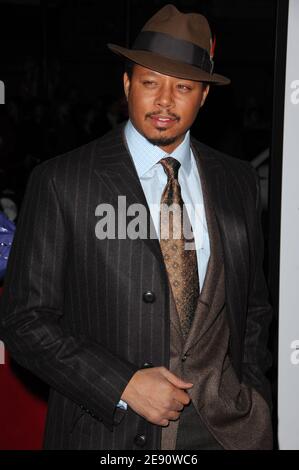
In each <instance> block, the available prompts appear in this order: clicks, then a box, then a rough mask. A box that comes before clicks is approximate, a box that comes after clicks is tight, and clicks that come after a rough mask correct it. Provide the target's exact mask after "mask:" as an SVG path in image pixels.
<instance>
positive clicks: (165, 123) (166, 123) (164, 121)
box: [150, 115, 177, 127]
mask: <svg viewBox="0 0 299 470" xmlns="http://www.w3.org/2000/svg"><path fill="white" fill-rule="evenodd" d="M150 119H151V120H152V122H153V123H154V124H155V125H156V126H160V127H170V126H172V125H173V124H174V123H175V122H176V121H177V119H176V118H172V117H169V116H160V115H154V116H151V118H150Z"/></svg>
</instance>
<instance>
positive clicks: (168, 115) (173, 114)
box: [145, 111, 181, 121]
mask: <svg viewBox="0 0 299 470" xmlns="http://www.w3.org/2000/svg"><path fill="white" fill-rule="evenodd" d="M161 114H163V116H165V117H169V118H172V119H176V120H177V121H179V120H180V119H181V118H180V116H178V115H177V114H175V113H170V112H167V113H163V112H161V111H153V112H152V113H146V115H145V117H146V118H151V117H152V116H159V115H161Z"/></svg>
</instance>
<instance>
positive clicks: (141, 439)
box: [134, 434, 146, 447]
mask: <svg viewBox="0 0 299 470" xmlns="http://www.w3.org/2000/svg"><path fill="white" fill-rule="evenodd" d="M134 444H136V446H138V447H143V446H144V445H145V444H146V436H145V434H137V436H135V439H134Z"/></svg>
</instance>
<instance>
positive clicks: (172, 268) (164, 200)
mask: <svg viewBox="0 0 299 470" xmlns="http://www.w3.org/2000/svg"><path fill="white" fill-rule="evenodd" d="M109 47H110V48H111V49H112V50H113V51H115V52H117V53H118V54H120V55H122V56H123V57H126V59H129V61H131V62H133V65H132V67H131V70H128V72H127V73H125V74H124V89H125V94H126V97H127V100H128V107H129V116H130V120H129V122H128V123H127V124H126V126H124V127H123V126H121V127H120V128H118V129H116V130H114V131H112V132H111V133H109V134H107V135H106V136H104V137H103V138H100V139H98V140H96V141H94V142H92V143H90V144H88V145H86V146H84V147H82V148H80V149H78V150H75V151H73V152H70V153H68V154H66V155H64V156H60V157H58V158H55V159H52V160H51V161H47V162H45V163H43V164H41V165H39V166H38V167H36V168H35V170H34V171H33V173H32V176H31V179H30V182H29V186H28V189H27V192H26V197H25V201H24V204H23V208H22V213H21V216H20V220H19V224H18V228H17V233H16V238H15V242H14V245H13V249H12V253H11V258H10V263H9V269H8V279H7V283H6V288H5V298H4V302H3V306H2V315H1V323H2V327H1V336H2V337H3V338H4V340H5V342H6V344H7V346H8V347H9V348H10V350H11V353H12V354H13V355H14V357H15V359H17V360H18V361H19V362H20V363H21V364H23V365H24V366H25V367H28V368H30V369H31V370H32V371H34V372H35V373H36V374H37V375H39V376H40V377H41V378H43V379H44V380H45V381H46V382H47V383H49V384H50V386H51V392H50V399H49V411H48V421H47V429H46V435H45V448H47V449H193V450H195V449H270V448H271V445H272V436H271V420H270V406H271V405H270V395H269V388H268V385H267V381H266V379H265V376H264V372H265V370H266V369H267V368H268V367H269V364H270V359H269V353H268V351H267V349H266V343H267V330H268V324H269V319H270V314H271V309H270V307H269V304H268V302H267V291H266V287H265V280H264V277H263V273H262V235H261V228H260V222H259V215H260V214H259V193H258V183H257V180H256V177H255V175H254V173H253V170H251V168H250V166H249V165H248V164H247V163H244V162H242V161H238V160H235V159H232V158H230V157H227V156H224V155H222V154H220V153H219V152H217V151H215V150H212V149H210V148H208V147H206V146H204V145H203V144H201V143H199V142H197V141H196V140H194V139H191V140H190V135H189V128H190V127H191V125H192V123H193V121H194V119H195V117H196V115H197V113H198V111H199V109H200V107H201V106H203V104H204V102H205V99H206V97H207V95H208V92H209V86H210V84H213V83H214V84H226V83H228V82H229V80H228V79H226V78H225V77H222V76H220V75H217V74H215V73H213V70H212V69H213V62H212V58H211V56H212V50H211V47H212V40H211V33H210V29H209V26H208V23H207V21H206V19H205V18H204V17H203V16H201V15H198V14H182V13H180V12H179V11H178V10H177V9H176V8H175V7H174V6H172V5H167V6H165V7H164V8H162V10H160V11H159V12H158V13H156V14H155V15H154V16H153V17H152V18H151V19H150V20H149V21H148V22H147V24H146V25H145V26H144V28H143V30H142V31H141V33H140V35H139V36H138V38H137V40H136V42H135V44H134V46H133V49H132V50H131V49H125V48H121V47H119V46H115V45H109ZM172 205H173V206H175V207H176V208H180V209H183V215H184V226H183V225H181V224H182V222H181V221H182V219H178V218H177V216H176V214H177V213H176V212H175V211H174V212H173V213H170V214H169V220H168V237H167V236H164V232H163V236H162V231H164V230H165V221H166V220H165V218H164V216H165V214H167V211H165V210H164V209H165V207H171V206H172ZM157 207H158V209H157ZM111 208H112V209H115V210H114V211H111ZM136 208H137V211H139V212H140V214H141V215H142V217H141V216H140V218H138V223H136V220H135V219H134V218H133V219H132V216H135V215H136ZM142 208H143V209H144V210H143V211H142ZM160 208H161V210H160ZM162 209H163V210H162ZM186 209H187V210H186ZM193 209H194V210H193ZM144 214H145V215H146V216H147V217H146V219H145V222H144V217H143V216H144ZM178 220H180V222H178ZM185 221H186V223H185ZM178 223H179V225H180V228H183V227H184V228H185V227H187V228H188V227H189V232H188V233H189V235H190V236H185V231H184V233H183V235H182V232H181V233H180V236H175V231H176V230H177V229H178V225H177V224H178ZM132 224H133V226H134V227H135V230H133V229H132ZM134 224H135V225H134ZM162 229H163V230H162ZM105 230H106V232H107V234H108V236H105ZM136 233H138V236H135V235H136ZM107 234H106V235H107ZM150 234H151V235H150ZM152 234H154V235H155V236H152ZM25 241H26V243H25ZM187 241H188V242H189V243H190V244H191V245H192V243H193V245H192V246H193V248H195V249H192V247H191V248H190V246H189V247H187Z"/></svg>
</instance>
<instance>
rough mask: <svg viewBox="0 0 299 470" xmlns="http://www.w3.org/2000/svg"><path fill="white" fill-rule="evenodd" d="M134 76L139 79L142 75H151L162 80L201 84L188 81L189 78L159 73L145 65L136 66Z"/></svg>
mask: <svg viewBox="0 0 299 470" xmlns="http://www.w3.org/2000/svg"><path fill="white" fill-rule="evenodd" d="M133 75H135V76H137V77H138V76H142V75H151V76H154V77H157V78H160V79H172V80H183V81H187V82H194V83H199V82H195V81H194V80H190V79H187V78H179V77H174V76H172V75H165V74H163V73H160V72H157V71H156V70H153V69H149V68H147V67H143V65H139V64H134V67H133Z"/></svg>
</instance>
